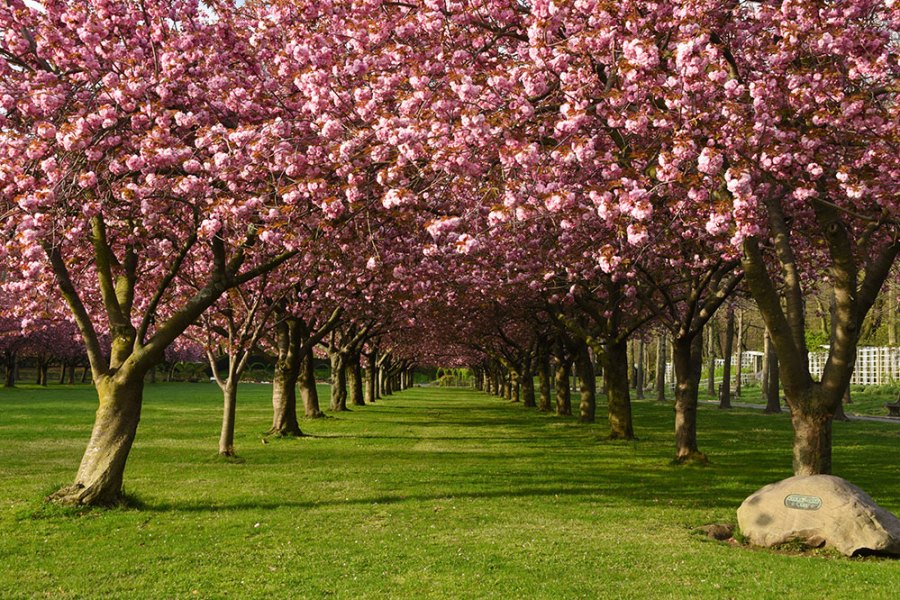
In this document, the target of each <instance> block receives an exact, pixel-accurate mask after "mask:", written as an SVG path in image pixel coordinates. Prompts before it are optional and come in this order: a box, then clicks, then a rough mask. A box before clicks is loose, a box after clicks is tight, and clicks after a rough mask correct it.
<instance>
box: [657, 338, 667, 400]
mask: <svg viewBox="0 0 900 600" xmlns="http://www.w3.org/2000/svg"><path fill="white" fill-rule="evenodd" d="M668 343H669V342H668V340H667V337H666V334H665V332H664V333H661V334H660V335H659V337H658V338H657V341H656V401H657V402H665V401H666V363H667V362H668V358H666V346H667V345H668Z"/></svg>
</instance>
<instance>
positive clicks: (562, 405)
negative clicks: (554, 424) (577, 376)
mask: <svg viewBox="0 0 900 600" xmlns="http://www.w3.org/2000/svg"><path fill="white" fill-rule="evenodd" d="M571 368H572V362H571V361H569V360H565V359H560V360H559V362H557V363H556V374H555V378H554V382H555V384H556V385H555V387H556V414H558V415H571V414H572V397H571V394H570V391H569V371H570V370H571Z"/></svg>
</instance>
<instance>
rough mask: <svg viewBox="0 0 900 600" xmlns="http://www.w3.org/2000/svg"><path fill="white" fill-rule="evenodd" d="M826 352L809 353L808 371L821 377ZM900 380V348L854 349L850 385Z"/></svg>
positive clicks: (884, 383) (863, 347)
mask: <svg viewBox="0 0 900 600" xmlns="http://www.w3.org/2000/svg"><path fill="white" fill-rule="evenodd" d="M826 360H828V352H827V351H826V352H810V353H809V372H810V375H812V376H813V377H814V378H816V379H819V378H821V377H822V369H824V368H825V361H826ZM898 382H900V348H891V347H875V346H861V347H859V348H858V349H857V351H856V367H855V368H854V369H853V376H852V377H851V378H850V384H851V385H891V384H894V383H898Z"/></svg>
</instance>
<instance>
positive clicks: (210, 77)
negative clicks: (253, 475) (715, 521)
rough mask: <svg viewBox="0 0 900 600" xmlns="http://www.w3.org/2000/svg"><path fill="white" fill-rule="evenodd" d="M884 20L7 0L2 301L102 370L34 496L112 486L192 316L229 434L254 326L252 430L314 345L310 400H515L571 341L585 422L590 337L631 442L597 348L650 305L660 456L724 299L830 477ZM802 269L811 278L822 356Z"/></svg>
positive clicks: (887, 176)
mask: <svg viewBox="0 0 900 600" xmlns="http://www.w3.org/2000/svg"><path fill="white" fill-rule="evenodd" d="M898 29H900V15H898V11H897V9H896V7H895V6H894V3H893V2H892V1H890V0H860V1H858V2H853V3H822V2H815V1H813V0H784V1H782V2H741V1H738V0H728V1H723V0H719V1H713V0H685V1H680V2H669V3H662V2H647V1H636V0H624V1H616V2H612V1H604V0H578V1H575V2H557V1H549V0H533V1H532V2H529V3H523V2H520V1H518V0H465V1H462V2H450V1H446V0H421V1H419V0H416V1H411V2H407V1H402V2H397V1H392V0H344V1H322V0H315V1H313V0H300V1H296V0H295V1H286V0H284V1H281V0H268V1H267V0H258V1H253V2H245V3H243V2H242V3H235V2H229V1H224V0H222V1H212V2H202V3H201V2H199V1H196V0H141V1H137V0H133V1H131V0H129V1H124V2H120V1H116V2H114V1H111V0H78V1H75V2H64V1H61V0H44V1H42V2H37V3H35V2H29V3H27V4H26V3H25V2H23V1H22V0H10V1H9V2H7V3H5V4H4V6H3V7H0V150H2V155H3V157H4V160H3V161H2V163H0V190H2V192H0V213H2V214H3V215H4V219H3V222H2V225H0V237H2V241H3V244H2V246H0V260H2V264H3V267H2V277H3V294H4V298H3V301H2V303H0V304H2V306H3V307H4V309H3V310H4V315H3V316H4V318H9V319H12V320H13V321H21V320H22V319H28V318H31V317H33V315H35V314H51V315H55V316H60V315H66V318H67V319H68V320H69V321H71V322H73V323H74V325H75V326H76V327H77V329H78V331H79V333H80V336H81V338H82V340H83V343H84V349H85V350H84V351H85V354H86V356H87V359H88V361H89V364H90V368H91V371H92V374H93V381H94V384H95V386H96V389H97V393H98V396H99V407H98V411H97V416H96V421H95V426H94V430H93V432H92V436H91V440H90V442H89V444H88V448H87V451H86V452H85V455H84V458H83V460H82V463H81V466H80V468H79V471H78V474H77V475H76V478H75V481H74V483H73V484H72V485H71V486H67V487H66V488H64V489H61V490H60V491H59V492H58V493H57V494H55V498H56V499H58V500H60V501H63V502H76V503H105V502H113V501H115V500H116V499H117V498H118V497H119V495H120V493H121V485H122V476H123V473H124V467H125V462H126V459H127V456H128V453H129V450H130V448H131V445H132V442H133V440H134V437H135V433H136V429H137V425H138V421H139V418H140V412H141V403H142V395H143V385H144V379H145V376H146V375H147V373H148V372H150V371H151V369H153V368H154V367H155V366H156V365H157V364H159V363H160V362H161V361H163V360H164V358H165V354H166V352H167V351H171V349H172V348H174V347H177V346H179V345H182V346H186V345H190V344H195V345H197V346H198V347H202V348H203V349H204V351H205V352H206V353H207V354H208V357H209V359H210V361H211V362H212V363H213V364H214V365H215V364H217V363H218V362H220V361H221V358H222V357H225V358H226V359H227V360H226V362H227V367H226V368H225V373H222V372H221V371H220V370H218V369H216V368H215V367H214V369H213V371H214V374H215V378H216V381H217V383H218V384H219V385H220V386H221V387H222V390H223V398H224V407H225V410H224V417H223V428H222V439H221V441H220V452H223V453H226V454H228V453H231V452H233V430H234V414H235V406H236V394H237V385H236V384H237V381H238V380H239V379H240V376H241V373H242V372H243V371H244V370H245V369H246V368H247V365H248V361H249V356H250V354H251V352H252V351H253V349H254V348H255V347H257V346H259V345H261V344H262V345H267V346H268V347H269V348H271V351H272V353H273V354H274V355H275V356H276V357H277V364H276V369H275V381H274V383H273V409H274V415H273V423H272V432H273V433H279V434H283V435H296V434H299V432H300V428H299V425H298V421H297V417H298V407H297V398H296V390H297V388H298V386H299V389H300V391H301V398H302V402H303V410H304V413H305V414H306V415H307V416H310V417H315V416H317V415H319V414H321V408H320V407H319V405H318V399H317V397H316V394H315V386H314V385H313V377H312V367H313V358H312V357H313V353H314V352H315V351H316V348H320V349H321V348H325V349H327V352H328V356H329V359H330V361H331V366H332V373H333V377H334V378H335V382H334V393H333V394H332V406H331V408H332V409H334V410H340V409H342V408H345V407H346V404H347V402H348V397H347V394H345V393H344V392H343V390H349V392H348V393H349V402H350V403H351V404H352V403H359V402H361V401H363V400H362V397H363V396H364V393H363V392H362V390H363V388H368V390H369V398H370V399H374V398H375V396H376V393H377V391H378V385H377V382H376V381H375V378H374V377H369V378H368V380H367V381H365V382H364V381H363V378H362V376H361V374H360V373H361V372H360V369H361V367H362V366H367V367H368V368H367V371H368V372H369V373H370V374H371V373H375V372H376V371H378V367H379V366H380V367H384V369H383V370H384V372H386V373H388V374H390V375H392V376H389V377H387V378H386V380H387V381H391V380H392V379H394V378H395V376H396V374H397V373H402V372H407V371H408V367H409V366H410V365H412V364H414V363H419V364H440V365H445V366H462V365H469V366H472V367H474V368H476V369H477V370H478V372H479V373H480V374H482V380H483V383H484V385H486V386H488V387H489V388H490V389H491V390H494V389H495V388H499V387H501V386H505V387H506V389H508V388H509V386H510V385H519V386H521V388H522V391H523V395H524V399H525V403H526V404H540V406H542V407H545V408H546V407H547V404H548V403H549V398H550V396H549V389H550V387H551V379H555V381H556V389H557V396H558V399H560V400H561V406H562V408H560V409H559V410H561V411H562V412H566V411H569V410H571V407H570V406H568V405H567V401H566V398H567V397H568V384H567V383H565V384H564V383H563V382H564V381H565V382H567V381H568V377H567V375H568V372H569V370H570V369H573V368H574V369H575V370H576V371H577V372H578V375H579V381H581V382H582V389H581V390H580V403H579V408H578V410H579V416H580V418H581V419H582V420H583V421H593V420H594V419H595V412H596V406H595V404H596V390H595V389H593V388H594V385H595V384H594V382H595V378H594V372H593V370H594V361H593V360H592V359H591V358H592V355H593V356H594V357H597V358H599V361H600V364H601V365H602V369H603V373H604V382H605V386H606V397H607V399H608V415H609V422H610V435H611V437H615V438H624V439H628V438H630V437H633V436H634V425H633V423H632V419H631V409H630V397H629V390H628V383H627V381H628V378H627V369H626V364H627V361H626V359H625V352H626V344H627V341H628V339H629V338H632V337H634V336H635V335H638V334H646V332H648V331H650V330H657V331H660V330H661V331H665V332H666V334H667V335H668V337H669V339H670V340H671V344H672V349H673V357H672V359H673V363H674V370H675V375H676V379H677V385H676V398H675V434H676V435H675V437H676V447H677V450H676V457H677V459H678V460H681V461H689V460H697V459H699V460H702V459H703V455H702V453H701V452H700V449H699V448H698V446H697V436H696V428H697V423H696V419H697V393H698V386H699V381H700V371H701V351H702V343H703V342H702V340H703V335H702V332H703V328H704V326H705V325H706V324H707V323H708V322H709V320H710V319H711V318H712V317H713V315H714V314H715V313H716V311H717V310H718V309H719V308H720V307H721V306H723V305H724V304H726V303H728V302H730V299H732V298H733V297H734V296H735V294H738V293H744V294H749V295H750V296H752V298H753V300H754V301H755V302H756V304H757V305H758V307H759V309H760V311H761V312H762V315H763V318H764V320H765V324H766V327H767V329H768V331H769V333H770V336H771V338H772V343H773V345H774V347H775V349H776V351H777V354H778V357H779V360H780V363H781V376H782V378H783V382H784V389H785V394H786V396H787V400H788V403H789V404H790V406H791V408H792V418H793V423H794V429H795V432H796V439H795V444H794V469H795V471H796V472H797V473H814V472H829V471H830V468H831V419H832V416H833V415H834V412H835V410H836V409H837V407H838V406H839V405H840V399H841V396H842V395H843V393H844V390H845V389H846V387H847V385H848V382H849V378H850V375H851V372H852V368H853V363H854V359H855V352H856V344H857V341H858V337H859V330H860V324H861V323H862V320H863V318H864V317H865V315H866V313H867V312H868V311H869V309H870V308H871V307H872V305H873V303H874V302H875V299H876V297H877V295H878V293H879V290H880V288H881V286H882V284H883V282H884V281H885V280H886V279H887V278H888V277H889V276H890V274H891V269H892V268H893V267H894V265H895V262H896V256H897V253H898V249H900V243H898V235H900V233H898V212H900V202H898V195H897V192H896V183H895V182H896V181H897V179H898V176H900V152H898V151H897V150H898V149H897V147H896V140H897V139H898V123H900V118H898V117H900V115H898V106H897V103H896V93H897V76H898V70H900V66H898V60H897V57H898V48H897V39H898V36H897V31H898ZM811 286H816V287H817V289H818V288H821V287H823V286H825V287H826V288H828V289H830V293H831V296H832V297H833V299H834V311H833V318H832V323H833V326H832V336H831V337H832V340H831V341H832V343H831V352H830V357H829V360H828V363H827V365H826V368H825V373H824V375H823V377H822V380H821V382H817V381H814V380H813V379H812V377H811V376H810V374H809V368H808V364H807V361H806V353H805V330H804V327H805V310H804V299H805V297H806V296H807V294H808V293H809V290H810V289H811ZM551 356H552V357H555V360H553V361H551V360H550V357H551ZM552 370H555V374H554V373H552V372H551V371H552ZM507 377H509V378H511V382H512V383H511V384H507V383H505V382H506V380H507ZM345 378H347V380H346V381H345ZM535 378H537V380H538V381H539V385H538V389H537V390H535V389H534V380H535ZM348 383H349V385H348ZM407 383H408V381H407Z"/></svg>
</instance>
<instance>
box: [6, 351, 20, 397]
mask: <svg viewBox="0 0 900 600" xmlns="http://www.w3.org/2000/svg"><path fill="white" fill-rule="evenodd" d="M4 359H5V360H4V362H5V363H6V381H5V383H4V387H8V388H11V387H15V386H16V362H17V360H16V353H15V352H11V351H9V350H7V351H6V352H5V353H4Z"/></svg>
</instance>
